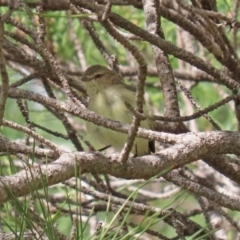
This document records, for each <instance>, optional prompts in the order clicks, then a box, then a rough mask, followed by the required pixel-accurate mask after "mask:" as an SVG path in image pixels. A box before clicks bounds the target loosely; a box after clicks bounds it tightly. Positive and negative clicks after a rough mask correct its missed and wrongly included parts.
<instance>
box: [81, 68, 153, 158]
mask: <svg viewBox="0 0 240 240" xmlns="http://www.w3.org/2000/svg"><path fill="white" fill-rule="evenodd" d="M82 80H83V82H84V83H85V87H86V91H87V93H88V95H89V104H88V109H89V110H91V111H94V112H96V113H98V114H99V115H102V116H105V117H107V118H110V119H113V120H117V121H120V122H122V123H128V124H130V123H131V122H132V117H133V114H132V112H131V111H130V110H129V109H128V108H127V106H126V104H125V102H127V103H129V104H131V105H132V106H133V107H135V105H136V103H135V92H134V91H132V90H131V89H130V88H129V87H128V86H126V85H125V84H124V83H123V82H122V81H121V78H120V77H119V76H118V74H117V73H116V72H114V71H112V70H109V69H107V68H105V67H103V66H100V65H94V66H92V67H90V68H88V69H87V70H86V72H85V73H84V75H83V79H82ZM144 113H145V114H146V115H147V112H146V108H144ZM86 126H87V131H88V134H89V136H90V140H91V141H93V142H95V143H98V145H101V146H102V147H104V146H107V145H111V146H113V147H114V149H116V150H117V151H121V149H122V148H123V146H124V144H125V143H126V141H127V134H123V133H120V132H116V131H113V130H110V129H107V128H104V127H100V126H97V125H95V124H93V123H90V122H87V125H86ZM141 127H143V128H148V129H149V128H150V120H149V119H147V120H145V121H142V122H141ZM152 146H153V145H152ZM151 151H153V149H151ZM132 153H133V154H135V155H138V156H142V155H146V154H149V153H150V149H149V141H148V140H147V139H142V138H136V139H135V143H134V146H133V148H132Z"/></svg>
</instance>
